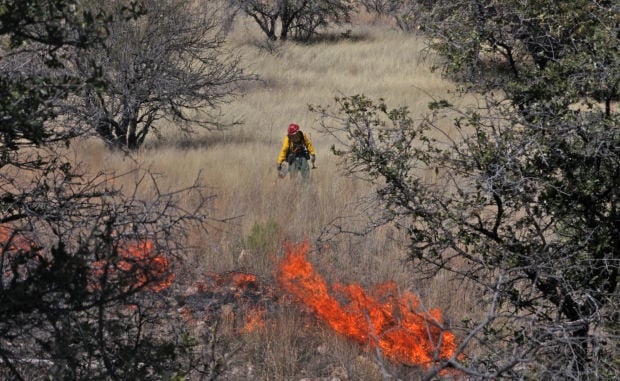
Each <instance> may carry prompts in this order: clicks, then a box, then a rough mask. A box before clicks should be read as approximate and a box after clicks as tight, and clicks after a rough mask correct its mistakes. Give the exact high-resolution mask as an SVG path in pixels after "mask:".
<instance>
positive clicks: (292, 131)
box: [288, 123, 299, 136]
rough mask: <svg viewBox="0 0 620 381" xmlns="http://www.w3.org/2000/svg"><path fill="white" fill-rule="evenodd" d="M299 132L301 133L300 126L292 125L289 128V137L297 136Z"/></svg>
mask: <svg viewBox="0 0 620 381" xmlns="http://www.w3.org/2000/svg"><path fill="white" fill-rule="evenodd" d="M298 132H299V126H298V125H296V124H295V123H291V124H290V125H289V126H288V135H289V136H293V135H295V134H296V133H298Z"/></svg>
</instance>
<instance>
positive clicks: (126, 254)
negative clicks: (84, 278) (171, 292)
mask: <svg viewBox="0 0 620 381" xmlns="http://www.w3.org/2000/svg"><path fill="white" fill-rule="evenodd" d="M118 254H119V257H120V258H121V259H120V260H119V261H116V262H113V261H111V260H101V261H95V262H93V275H94V276H95V277H101V276H102V275H103V274H104V269H106V267H107V274H108V276H113V277H115V276H119V274H121V273H134V274H135V279H136V281H135V283H134V284H133V286H135V287H143V286H145V285H146V288H148V289H149V290H151V291H155V292H160V291H162V290H164V289H166V288H168V287H169V286H170V285H171V284H172V281H173V280H174V278H175V275H174V273H170V272H168V265H169V262H168V260H167V259H166V258H164V257H163V256H158V255H155V254H153V243H152V242H151V241H143V242H138V243H137V244H131V245H127V246H125V247H120V248H119V249H118Z"/></svg>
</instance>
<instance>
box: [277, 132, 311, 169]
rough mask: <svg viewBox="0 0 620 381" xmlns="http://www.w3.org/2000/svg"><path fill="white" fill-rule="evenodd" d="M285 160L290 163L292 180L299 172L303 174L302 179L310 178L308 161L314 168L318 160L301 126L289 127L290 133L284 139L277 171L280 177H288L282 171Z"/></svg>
mask: <svg viewBox="0 0 620 381" xmlns="http://www.w3.org/2000/svg"><path fill="white" fill-rule="evenodd" d="M285 160H286V162H287V163H288V172H290V173H291V178H293V177H295V176H296V175H297V172H301V178H302V180H304V181H307V180H308V179H309V178H310V167H309V166H308V160H310V161H311V162H312V166H313V167H314V161H315V160H316V155H315V153H314V148H313V147H312V142H311V141H310V138H309V137H308V135H306V134H304V133H303V132H301V130H300V129H299V125H297V124H294V123H291V124H290V125H289V126H288V133H287V135H286V136H285V137H284V141H283V143H282V149H281V150H280V156H278V165H277V169H278V173H279V174H280V177H284V175H286V173H283V170H282V163H284V161H285Z"/></svg>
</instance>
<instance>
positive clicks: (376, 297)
mask: <svg viewBox="0 0 620 381" xmlns="http://www.w3.org/2000/svg"><path fill="white" fill-rule="evenodd" d="M307 252H308V243H307V242H304V243H302V244H298V245H290V244H289V245H287V254H286V257H285V259H284V260H283V261H282V262H281V263H280V265H279V269H278V273H277V279H278V281H279V283H280V285H281V286H282V287H283V288H284V289H285V290H286V291H288V292H289V293H291V294H292V295H294V296H295V297H297V298H299V299H300V301H301V303H303V304H304V305H306V306H307V307H309V308H310V309H311V310H312V311H313V312H314V313H315V314H316V315H317V316H318V317H319V318H320V319H321V320H323V321H325V322H326V323H327V324H328V325H329V326H330V327H331V328H332V329H334V330H335V331H336V332H338V333H340V334H342V335H345V336H347V337H349V338H352V339H354V340H356V341H357V342H358V343H360V344H362V345H368V346H370V347H377V348H379V349H381V351H382V352H383V353H384V355H385V356H387V357H388V358H390V359H392V360H393V361H398V362H401V363H404V364H408V365H422V366H425V367H429V366H431V365H432V364H433V363H435V362H437V361H439V360H441V359H446V358H450V357H452V356H453V355H454V352H455V351H456V344H455V338H454V334H452V333H451V332H449V331H446V330H445V329H443V328H442V317H441V312H440V311H439V310H430V311H423V312H418V311H417V310H418V308H419V302H418V299H417V297H416V296H415V295H414V294H412V293H411V292H405V293H400V292H399V291H398V289H397V287H396V285H395V284H394V283H391V282H390V283H384V284H381V285H379V286H377V287H375V288H374V289H373V290H371V291H366V290H364V289H363V288H362V287H361V286H360V285H357V284H350V285H342V284H339V283H336V284H334V285H333V286H332V287H331V289H330V287H329V286H328V285H327V283H326V281H325V279H324V278H323V277H322V276H321V275H320V274H318V273H316V272H315V271H314V269H313V267H312V265H311V264H310V262H308V261H307V259H306V254H307ZM334 295H337V296H338V297H336V296H334ZM340 300H344V301H346V303H341V302H340Z"/></svg>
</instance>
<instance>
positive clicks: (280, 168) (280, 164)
mask: <svg viewBox="0 0 620 381" xmlns="http://www.w3.org/2000/svg"><path fill="white" fill-rule="evenodd" d="M276 169H277V170H278V172H279V171H280V170H282V163H278V165H276Z"/></svg>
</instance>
